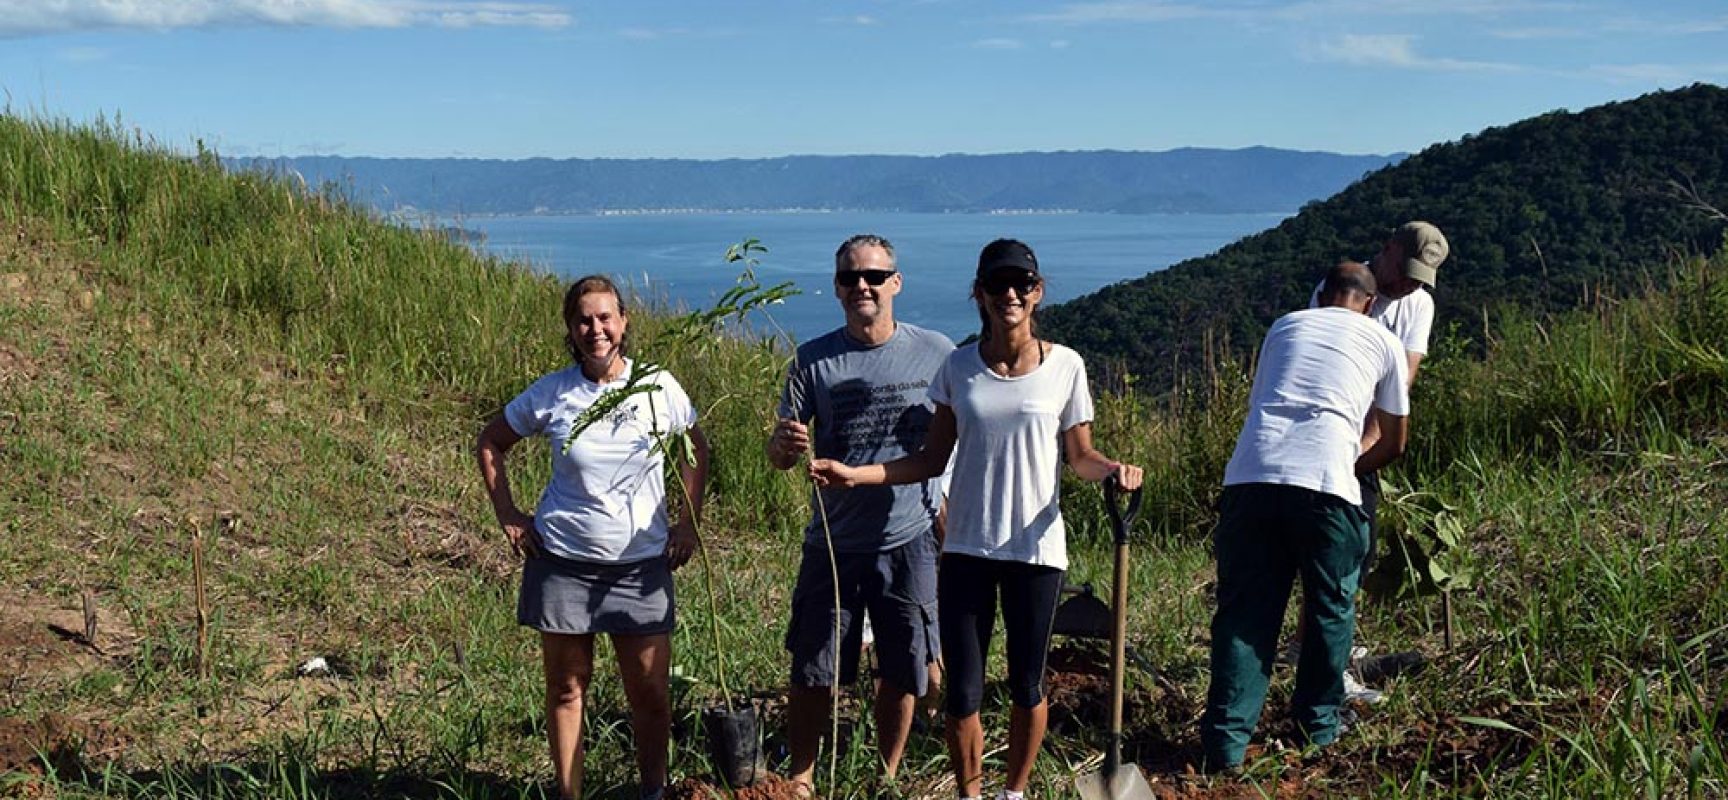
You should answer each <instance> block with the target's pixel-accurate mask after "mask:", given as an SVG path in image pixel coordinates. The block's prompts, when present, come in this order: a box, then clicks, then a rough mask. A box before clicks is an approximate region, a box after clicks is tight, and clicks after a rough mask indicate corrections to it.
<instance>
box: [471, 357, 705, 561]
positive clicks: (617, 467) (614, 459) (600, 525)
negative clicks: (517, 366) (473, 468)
mask: <svg viewBox="0 0 1728 800" xmlns="http://www.w3.org/2000/svg"><path fill="white" fill-rule="evenodd" d="M624 365H625V366H624V374H623V377H621V378H620V379H619V380H616V381H612V382H609V383H606V384H604V385H602V384H598V383H595V382H594V381H591V380H589V379H588V377H587V376H585V375H583V374H582V368H581V367H580V366H571V367H568V368H566V369H562V370H559V371H557V372H554V373H551V374H549V375H547V376H545V377H543V378H541V379H540V380H537V381H535V382H534V384H533V385H532V386H529V387H528V389H527V390H526V391H524V392H522V394H520V395H517V397H516V399H514V400H511V401H510V404H509V405H506V406H505V407H504V419H505V421H506V422H509V423H510V428H511V429H512V430H514V431H516V433H517V435H519V436H522V437H524V438H526V437H529V436H538V435H544V436H546V437H547V438H548V439H550V440H551V445H552V480H551V481H549V482H548V483H547V484H546V490H545V491H544V492H542V493H541V495H540V503H539V505H537V506H535V508H534V527H535V529H536V530H538V531H539V533H540V539H541V541H542V542H544V543H545V545H546V549H547V550H548V551H550V552H551V553H552V554H553V555H556V556H560V557H562V558H568V559H573V560H576V561H592V562H606V563H630V562H633V561H641V560H643V559H647V558H653V557H654V556H658V555H660V554H661V553H663V552H664V551H665V550H666V538H667V528H666V504H665V499H666V481H665V477H664V475H663V473H662V472H661V464H662V463H663V462H664V461H665V459H664V458H663V457H662V455H661V454H660V453H658V452H655V451H654V433H655V432H656V431H658V432H660V433H663V434H664V433H675V432H678V431H682V430H685V429H687V428H689V427H690V426H692V425H695V424H696V409H695V408H694V407H693V406H692V405H691V404H690V398H689V396H688V395H686V394H684V387H682V386H680V385H678V381H677V380H676V379H674V378H673V377H672V375H671V374H669V373H666V372H659V373H656V374H654V375H651V376H649V377H648V378H646V379H645V381H646V382H648V383H652V384H654V385H655V386H657V387H658V389H656V390H654V391H649V392H643V393H641V394H634V395H631V396H630V397H628V398H626V399H625V400H624V402H623V403H621V404H620V405H619V406H618V407H617V408H616V409H614V410H613V411H612V412H611V413H610V414H608V415H607V416H606V417H605V418H604V419H601V420H599V421H597V422H595V423H594V424H592V425H590V426H588V429H587V430H584V431H583V432H582V435H581V436H580V437H579V438H577V439H576V443H575V444H574V446H571V447H569V448H568V449H566V448H565V443H566V442H567V441H568V440H569V438H570V431H571V429H572V428H573V427H574V423H575V422H576V418H577V417H578V416H580V415H581V414H582V412H583V411H585V410H586V409H588V407H589V406H592V405H593V404H594V402H595V401H596V400H598V399H599V398H600V396H601V394H602V393H604V392H605V391H607V390H610V389H620V388H622V387H623V386H624V385H625V383H626V382H627V380H628V378H629V376H630V374H631V372H632V371H634V370H635V368H636V365H635V364H634V363H633V362H631V361H629V360H628V359H626V360H625V362H624Z"/></svg>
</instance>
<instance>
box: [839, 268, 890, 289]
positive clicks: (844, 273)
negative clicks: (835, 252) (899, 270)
mask: <svg viewBox="0 0 1728 800" xmlns="http://www.w3.org/2000/svg"><path fill="white" fill-rule="evenodd" d="M895 272H896V270H891V269H843V270H839V271H837V272H835V273H834V285H835V286H844V287H851V286H856V285H858V279H859V278H863V279H864V282H865V283H867V284H869V285H871V286H881V285H882V284H884V283H887V282H888V279H889V278H892V277H894V273H895Z"/></svg>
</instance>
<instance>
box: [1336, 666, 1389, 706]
mask: <svg viewBox="0 0 1728 800" xmlns="http://www.w3.org/2000/svg"><path fill="white" fill-rule="evenodd" d="M1385 699H1386V695H1385V694H1384V693H1382V692H1381V691H1380V690H1378V689H1370V688H1368V687H1366V686H1363V685H1362V682H1361V681H1358V680H1356V676H1355V675H1354V674H1352V673H1351V672H1350V671H1349V670H1345V671H1344V700H1345V701H1346V702H1349V701H1351V700H1354V701H1357V702H1360V703H1367V704H1368V705H1374V704H1376V703H1379V702H1380V701H1382V700H1385Z"/></svg>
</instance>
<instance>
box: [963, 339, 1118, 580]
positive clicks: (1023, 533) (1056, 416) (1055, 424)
mask: <svg viewBox="0 0 1728 800" xmlns="http://www.w3.org/2000/svg"><path fill="white" fill-rule="evenodd" d="M930 399H932V400H934V401H936V402H938V403H941V404H942V405H945V406H948V407H949V408H951V409H953V411H954V420H955V424H956V427H957V433H958V436H957V439H956V441H955V444H954V457H953V460H952V461H950V462H949V463H950V467H951V470H950V472H951V473H952V477H951V479H950V481H949V484H948V534H947V537H946V538H945V539H944V540H943V545H942V551H943V552H945V553H960V554H962V555H969V556H977V557H979V558H990V559H996V560H999V561H1020V562H1024V563H1028V564H1038V565H1043V566H1050V567H1056V568H1058V569H1067V568H1068V540H1067V535H1066V533H1065V531H1064V529H1063V527H1062V504H1061V502H1060V501H1061V497H1060V492H1059V489H1060V487H1061V481H1060V480H1059V479H1060V477H1061V474H1062V446H1061V445H1062V433H1063V432H1064V431H1066V430H1068V429H1069V428H1072V427H1074V426H1075V425H1079V424H1081V423H1084V422H1091V421H1092V394H1091V392H1090V390H1089V389H1088V388H1087V384H1086V362H1085V361H1083V360H1081V358H1080V354H1078V353H1076V352H1074V351H1073V350H1070V349H1068V348H1066V347H1063V346H1062V345H1058V344H1052V345H1051V346H1050V352H1049V353H1048V354H1047V355H1046V356H1045V357H1044V363H1042V364H1039V365H1038V368H1037V369H1034V370H1032V371H1031V372H1030V373H1027V374H1025V375H1021V376H1019V377H1015V378H1005V377H1003V376H1001V375H997V374H996V373H994V372H991V371H990V369H989V367H986V366H985V365H984V360H983V358H981V357H980V356H979V355H978V345H977V344H976V343H973V344H969V345H966V346H964V347H961V348H959V349H957V350H955V351H954V352H953V353H951V354H949V356H948V360H947V361H944V362H942V368H941V369H939V370H937V371H936V377H935V378H934V379H933V380H932V381H931V382H930Z"/></svg>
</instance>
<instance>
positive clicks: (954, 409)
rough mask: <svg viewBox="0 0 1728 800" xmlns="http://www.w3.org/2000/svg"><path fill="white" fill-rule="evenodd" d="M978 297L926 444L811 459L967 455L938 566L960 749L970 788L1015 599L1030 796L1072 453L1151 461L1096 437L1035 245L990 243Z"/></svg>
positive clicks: (965, 793)
mask: <svg viewBox="0 0 1728 800" xmlns="http://www.w3.org/2000/svg"><path fill="white" fill-rule="evenodd" d="M972 298H973V300H974V301H975V302H976V303H977V304H978V314H979V317H980V319H981V320H982V321H983V331H982V336H981V338H980V339H979V340H978V341H977V342H976V343H974V344H970V345H965V346H962V347H960V348H959V349H957V350H955V351H954V352H953V353H952V354H951V355H949V357H948V359H947V361H945V362H944V363H943V365H942V367H941V369H939V370H938V371H937V373H936V378H935V379H934V380H933V381H932V382H931V384H930V398H931V399H932V400H934V401H935V403H936V415H935V418H934V419H933V420H932V422H931V424H930V428H929V433H928V436H927V438H926V439H925V442H924V447H923V449H922V450H920V451H919V452H917V453H915V454H912V455H910V456H907V457H905V458H902V459H898V460H895V461H890V462H888V463H885V464H872V465H868V466H859V467H849V466H847V465H846V464H844V463H841V462H839V461H833V460H829V459H816V460H814V461H812V462H811V463H810V472H811V475H812V477H814V478H815V479H816V481H817V482H818V483H820V484H823V485H832V486H845V487H850V486H865V485H875V484H884V483H886V484H900V483H913V482H916V481H920V480H924V479H925V478H928V477H931V476H934V475H938V474H941V473H942V471H943V468H944V466H946V465H947V463H948V457H949V455H950V454H953V456H954V464H953V470H952V478H951V479H950V482H949V486H948V519H947V522H948V525H947V536H946V538H945V539H944V540H943V545H942V554H943V555H942V563H941V567H940V574H939V577H938V579H937V594H938V600H937V613H938V614H939V615H940V624H941V629H942V634H941V635H942V656H943V661H944V664H945V666H946V668H947V670H948V674H949V687H948V695H947V699H946V702H945V705H946V710H947V714H948V743H949V756H950V760H951V761H952V767H953V770H954V777H955V780H956V781H957V782H958V786H959V789H960V794H961V796H962V797H964V798H972V797H978V796H979V793H980V792H981V791H982V784H983V766H984V763H983V762H984V727H983V724H982V722H981V720H980V718H979V714H978V709H979V706H980V704H981V702H982V700H983V693H984V657H985V654H986V653H988V652H989V649H990V648H989V646H990V636H991V633H992V630H993V628H994V626H995V621H996V604H997V602H998V600H1000V603H1001V605H1002V623H1003V629H1004V632H1005V634H1006V639H1007V655H1008V680H1007V683H1008V687H1009V694H1010V695H1011V697H1012V699H1013V709H1012V710H1011V712H1010V714H1009V724H1008V775H1007V777H1006V780H1005V782H1004V786H1005V788H1004V791H1003V795H1004V796H1006V797H1009V798H1018V797H1019V796H1020V795H1021V793H1022V792H1024V791H1025V790H1026V784H1027V783H1028V782H1029V781H1030V780H1031V777H1032V764H1033V762H1034V761H1035V760H1036V759H1037V757H1038V748H1039V746H1040V745H1041V744H1042V743H1043V740H1044V727H1045V720H1046V710H1047V709H1046V704H1045V700H1044V697H1043V680H1044V660H1045V656H1046V655H1047V654H1048V651H1049V648H1050V623H1051V620H1052V619H1053V617H1054V615H1055V610H1056V602H1057V599H1058V598H1059V596H1060V594H1061V589H1062V580H1063V574H1064V571H1065V570H1066V569H1067V567H1068V550H1067V536H1066V533H1065V530H1064V528H1063V524H1062V507H1061V503H1060V500H1061V498H1060V493H1059V490H1060V486H1061V482H1060V480H1059V479H1060V477H1061V468H1062V463H1063V455H1064V454H1066V456H1067V463H1068V466H1069V467H1071V468H1072V469H1073V470H1074V472H1075V473H1076V474H1078V475H1079V476H1080V477H1082V478H1085V479H1086V480H1089V481H1101V480H1104V479H1105V478H1107V477H1109V476H1110V475H1116V476H1117V479H1118V480H1119V481H1121V485H1122V488H1123V489H1125V490H1129V491H1132V490H1134V489H1136V488H1138V487H1139V486H1140V479H1141V470H1140V468H1139V467H1136V466H1133V465H1130V464H1119V463H1117V462H1115V461H1111V460H1110V459H1109V458H1107V457H1105V455H1104V454H1103V453H1100V452H1098V451H1097V450H1095V449H1093V447H1092V395H1091V391H1090V389H1089V388H1088V386H1087V382H1086V364H1085V362H1084V361H1082V360H1081V358H1080V356H1079V354H1077V353H1075V352H1074V351H1073V350H1070V349H1069V348H1066V347H1063V346H1062V345H1059V344H1055V343H1053V342H1047V341H1044V340H1042V339H1040V338H1038V335H1037V328H1036V326H1035V324H1034V322H1033V316H1034V313H1035V312H1036V311H1037V309H1038V304H1039V303H1040V302H1042V301H1043V299H1044V277H1043V275H1042V273H1040V272H1039V270H1038V258H1037V256H1035V255H1034V254H1033V253H1032V248H1030V247H1027V246H1026V245H1024V244H1022V243H1020V242H1018V241H1015V240H1013V239H998V240H996V241H994V242H991V243H990V244H989V245H987V246H985V248H984V251H983V252H982V253H980V254H979V256H978V272H977V276H976V279H975V280H974V282H973V284H972Z"/></svg>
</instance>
